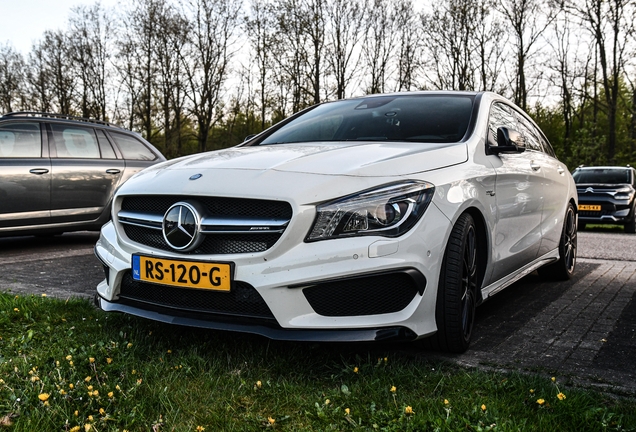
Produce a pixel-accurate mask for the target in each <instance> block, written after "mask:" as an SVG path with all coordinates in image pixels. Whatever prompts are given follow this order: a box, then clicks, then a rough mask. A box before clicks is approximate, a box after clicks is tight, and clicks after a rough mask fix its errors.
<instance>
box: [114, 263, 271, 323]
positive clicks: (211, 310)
mask: <svg viewBox="0 0 636 432" xmlns="http://www.w3.org/2000/svg"><path fill="white" fill-rule="evenodd" d="M119 296H120V298H121V299H122V302H123V303H125V302H126V300H132V301H137V302H143V303H149V304H151V305H154V306H161V307H168V308H174V309H178V310H180V311H188V312H193V313H207V314H221V315H233V316H241V317H249V318H261V319H263V318H264V319H271V320H274V315H272V312H271V311H270V310H269V307H267V304H266V303H265V301H264V300H263V298H262V297H261V295H260V294H259V293H258V291H256V289H255V288H254V287H253V286H252V285H250V284H248V283H245V282H240V281H235V282H234V286H233V287H232V291H230V292H229V293H228V292H215V291H209V290H204V289H187V288H177V287H169V286H163V285H156V284H149V283H145V282H139V281H136V280H134V279H133V278H132V275H131V274H130V273H126V274H125V275H124V277H123V279H122V283H121V292H120V294H119Z"/></svg>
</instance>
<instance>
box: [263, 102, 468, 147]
mask: <svg viewBox="0 0 636 432" xmlns="http://www.w3.org/2000/svg"><path fill="white" fill-rule="evenodd" d="M473 102H474V96H471V95H408V96H376V97H367V98H359V99H351V100H345V101H338V102H331V103H326V104H323V105H319V106H317V107H315V108H313V109H311V110H310V111H308V112H306V113H305V114H303V115H301V116H300V117H298V118H296V119H294V120H292V121H290V122H289V123H287V124H286V125H284V126H282V127H281V128H280V129H278V130H277V131H275V132H274V133H272V134H271V135H269V136H268V137H266V138H265V139H264V140H263V141H261V142H260V145H265V144H286V143H300V142H315V141H407V142H427V143H452V142H458V141H461V139H462V138H463V137H464V135H465V134H466V130H467V129H468V124H469V122H470V117H471V113H472V108H473Z"/></svg>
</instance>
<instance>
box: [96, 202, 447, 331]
mask: <svg viewBox="0 0 636 432" xmlns="http://www.w3.org/2000/svg"><path fill="white" fill-rule="evenodd" d="M449 231H450V222H449V220H448V219H447V218H446V217H445V216H444V215H443V214H441V212H440V211H439V210H438V209H437V207H435V206H434V205H431V206H429V208H428V209H427V212H426V215H425V216H424V217H423V218H422V220H420V221H419V223H418V225H417V226H416V227H414V228H413V229H412V230H411V231H409V232H408V233H406V234H405V235H403V236H401V237H400V238H398V239H386V238H378V237H358V238H349V239H338V240H327V241H321V242H314V243H302V242H301V243H298V242H297V241H294V239H293V238H289V237H287V238H285V237H283V238H281V239H280V241H279V242H278V243H277V244H276V245H275V246H274V247H273V248H272V249H271V250H270V251H267V252H264V253H253V254H240V255H239V254H236V255H223V257H222V259H221V258H219V256H218V255H217V256H210V257H202V256H197V257H196V259H197V260H201V259H209V260H210V261H214V260H219V261H224V262H227V261H231V262H233V263H234V264H235V268H236V270H235V274H234V280H235V281H239V282H241V283H242V284H246V285H248V286H250V287H251V288H252V289H253V290H255V292H256V293H257V295H258V296H260V297H261V298H262V301H263V302H264V304H265V305H266V307H267V309H268V310H269V311H270V312H271V319H268V318H270V317H267V316H258V317H256V318H255V317H254V316H250V314H249V313H247V314H233V313H227V311H221V312H220V313H218V312H219V311H214V313H212V314H199V313H184V310H182V309H180V307H179V306H175V307H163V306H161V305H158V304H156V303H155V304H153V302H152V301H133V302H131V301H130V299H126V298H125V296H122V295H121V293H122V286H126V284H129V283H130V282H129V280H128V279H130V267H131V255H132V254H133V253H139V254H146V255H151V256H162V257H171V256H172V257H178V256H179V255H177V254H176V253H169V252H165V251H158V250H154V249H149V248H146V247H143V246H140V245H137V244H134V243H132V242H130V241H128V240H127V239H125V238H124V239H122V238H119V237H118V236H117V233H116V230H115V226H114V225H113V223H109V224H107V225H106V226H105V227H104V228H103V229H102V232H101V235H100V239H99V241H98V242H97V245H96V247H95V253H96V255H97V257H98V258H99V259H100V260H101V261H102V263H103V264H104V266H105V270H106V273H107V278H106V280H104V281H102V282H101V283H100V284H99V285H98V287H97V294H98V304H99V306H100V307H101V308H102V309H104V310H105V311H119V312H124V313H129V314H132V315H137V316H142V317H145V318H149V319H153V320H157V321H162V322H169V323H174V324H180V325H187V326H194V327H204V328H212V329H220V330H232V331H240V332H248V333H256V334H260V335H263V336H266V337H270V338H272V339H282V340H314V341H374V340H413V339H416V338H420V337H426V336H428V335H431V334H433V333H434V332H435V331H436V330H437V327H436V324H435V303H436V298H437V284H438V277H439V268H440V267H441V263H442V259H443V250H444V245H445V242H446V238H447V236H448V233H449ZM392 274H399V275H404V274H408V275H415V276H410V277H413V278H415V279H414V280H415V282H414V284H415V285H416V286H417V290H416V291H417V292H415V293H414V294H413V296H412V298H411V299H408V301H403V303H402V304H401V305H400V306H399V308H397V307H394V308H391V307H389V308H388V309H386V308H385V309H383V308H382V307H381V306H383V305H384V304H385V303H387V302H391V301H392V300H393V298H392V297H394V295H393V293H394V292H393V291H392V290H391V288H390V287H387V288H386V290H387V291H386V293H384V295H383V296H382V297H379V298H378V301H369V299H366V297H367V295H365V291H364V289H363V288H364V287H363V286H357V285H356V286H355V287H354V286H353V285H352V287H349V286H348V285H347V283H342V280H343V279H345V280H354V279H356V278H367V279H368V280H370V279H375V278H376V275H378V276H382V275H385V276H386V275H392ZM417 275H419V276H417ZM378 280H380V281H381V279H378ZM332 282H333V283H332ZM365 283H366V282H365ZM354 285H355V284H354ZM383 286H384V282H381V285H380V288H376V292H377V291H378V290H380V291H381V288H382V287H383ZM424 287H425V289H424ZM323 288H324V290H323ZM168 289H170V288H168ZM188 291H190V292H192V291H195V290H183V289H182V290H181V291H180V293H182V294H183V295H186V296H187V295H188ZM196 291H200V290H196ZM308 292H313V296H314V297H320V294H321V293H329V296H332V295H336V294H338V293H339V292H342V293H345V294H343V297H339V298H338V299H337V301H335V303H341V304H342V305H345V306H346V305H347V304H348V303H351V304H352V305H353V306H354V307H353V308H347V307H344V308H342V309H340V308H338V311H333V310H332V309H333V308H332V309H329V306H327V307H326V309H325V307H324V305H323V306H320V305H319V303H320V302H319V301H318V302H316V301H314V300H312V299H311V296H310V295H308V294H307V293H308ZM237 295H239V294H238V293H237ZM248 295H250V296H251V295H253V294H249V293H248ZM347 295H348V296H349V297H347ZM369 296H370V294H369ZM365 299H366V300H368V301H367V302H366V303H367V304H368V306H367V309H363V310H362V312H360V310H359V308H358V309H356V306H357V305H358V304H363V303H365V302H364V300H365ZM371 300H372V299H371ZM197 301H198V300H197ZM204 301H208V300H204ZM212 302H213V301H212ZM332 303H334V302H332ZM374 305H379V307H378V308H377V309H374ZM321 308H322V309H321ZM369 308H371V309H369ZM398 309H399V310H398ZM352 310H353V312H351V311H352ZM387 311H388V312H387ZM351 313H353V314H356V315H349V314H351Z"/></svg>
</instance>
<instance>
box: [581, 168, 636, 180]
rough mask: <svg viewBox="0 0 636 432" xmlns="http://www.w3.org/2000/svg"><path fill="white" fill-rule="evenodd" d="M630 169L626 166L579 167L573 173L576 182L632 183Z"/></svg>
mask: <svg viewBox="0 0 636 432" xmlns="http://www.w3.org/2000/svg"><path fill="white" fill-rule="evenodd" d="M630 174H631V173H630V171H629V170H627V169H624V168H592V169H578V170H575V171H574V173H572V177H574V181H575V182H576V183H596V184H631V183H632V179H631V175H630Z"/></svg>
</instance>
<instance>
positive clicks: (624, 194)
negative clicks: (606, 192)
mask: <svg viewBox="0 0 636 432" xmlns="http://www.w3.org/2000/svg"><path fill="white" fill-rule="evenodd" d="M633 195H634V190H633V189H632V188H630V187H624V188H620V189H618V190H617V191H616V195H614V199H617V200H630V199H632V196H633Z"/></svg>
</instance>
